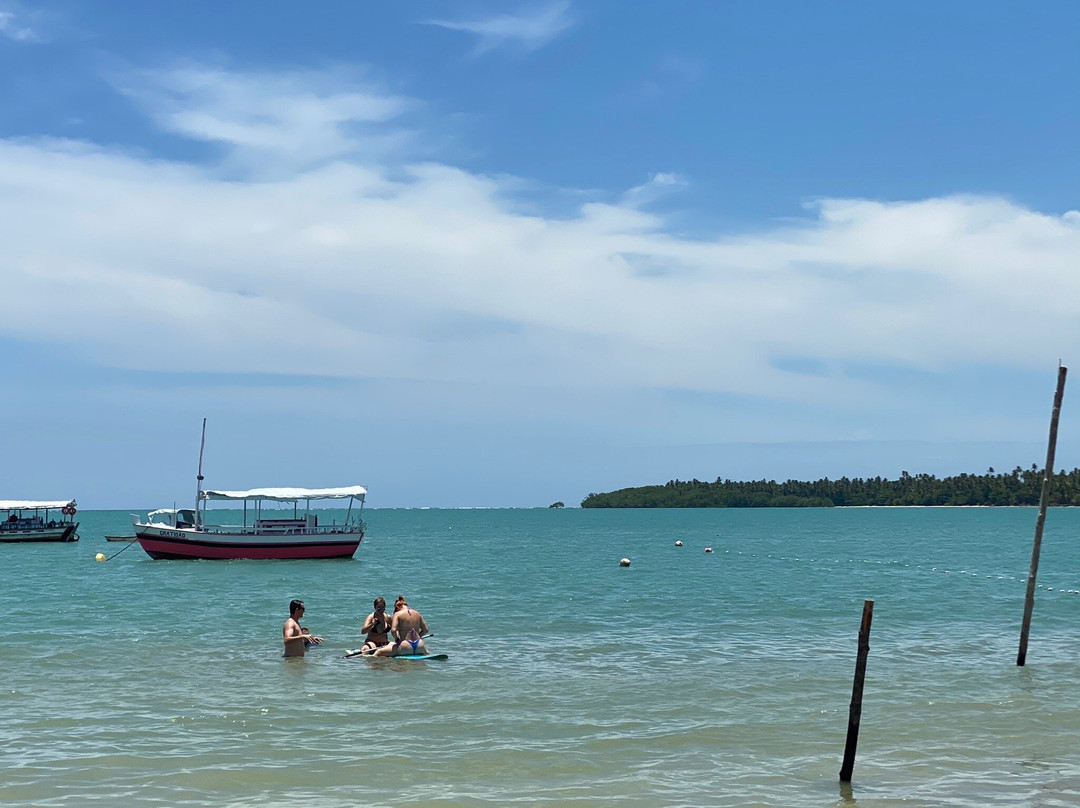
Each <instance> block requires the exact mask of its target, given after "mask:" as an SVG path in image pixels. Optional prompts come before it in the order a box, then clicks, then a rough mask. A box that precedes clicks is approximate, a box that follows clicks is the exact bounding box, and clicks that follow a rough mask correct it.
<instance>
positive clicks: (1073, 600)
mask: <svg viewBox="0 0 1080 808" xmlns="http://www.w3.org/2000/svg"><path fill="white" fill-rule="evenodd" d="M1035 517H1036V511H1035V510H1034V509H1023V508H1018V509H983V508H968V509H827V510H826V509H820V510H819V509H805V510H804V509H791V510H785V509H778V510H771V509H770V510H714V511H704V510H657V511H583V510H578V509H566V510H560V511H549V510H369V511H368V512H367V520H368V525H369V535H368V537H367V538H366V539H365V540H364V542H363V544H361V546H360V549H359V550H358V552H357V554H356V556H355V558H354V559H353V560H351V561H340V560H339V561H304V562H274V561H270V562H266V561H263V562H259V561H232V562H181V561H151V560H150V559H149V558H148V557H147V556H146V555H145V554H144V553H143V552H142V550H141V549H140V548H139V547H138V545H130V546H129V545H127V544H118V543H106V542H105V540H104V535H105V534H106V533H113V532H123V531H125V530H127V529H129V527H128V526H129V521H128V517H127V514H126V513H122V512H86V511H82V512H80V514H79V518H80V520H81V523H82V526H81V529H80V533H81V536H82V540H81V541H80V542H78V543H76V544H54V545H49V544H38V545H0V563H2V565H3V577H2V581H3V585H2V587H0V609H2V611H3V614H4V615H5V620H4V631H3V632H2V634H0V670H2V677H3V684H2V688H0V804H3V805H12V806H17V805H32V806H215V808H219V807H220V806H296V805H304V806H327V807H335V808H336V807H337V806H354V805H410V806H450V805H464V806H502V805H523V806H524V805H528V806H616V805H617V806H632V807H637V808H646V807H647V806H777V807H778V808H779V807H780V806H783V807H785V808H791V807H797V806H833V805H837V806H845V805H858V806H863V808H874V807H878V806H881V807H883V806H899V805H904V806H980V807H981V806H993V805H1001V806H1046V807H1051V806H1076V805H1077V804H1080V743H1078V736H1080V542H1078V540H1077V538H1078V533H1080V510H1073V509H1054V510H1052V511H1051V512H1050V514H1049V516H1048V518H1047V524H1046V533H1045V537H1044V544H1043V554H1042V560H1041V565H1040V573H1039V579H1038V580H1039V585H1040V586H1039V589H1038V593H1037V599H1036V605H1035V613H1034V623H1033V629H1032V634H1031V640H1030V646H1029V652H1028V664H1027V666H1026V667H1024V668H1017V667H1016V665H1015V657H1016V650H1017V644H1018V637H1019V628H1020V620H1021V617H1022V614H1023V600H1024V583H1023V581H1024V578H1025V576H1026V573H1027V568H1028V564H1029V561H1030V553H1031V542H1032V536H1033V533H1034V525H1035ZM323 518H324V519H325V518H332V517H330V515H329V514H326V515H324V517H323ZM676 540H681V541H682V542H683V546H682V547H681V548H680V547H675V545H674V542H675V541H676ZM707 546H709V547H712V548H713V550H714V552H713V553H711V554H706V553H705V552H704V548H705V547H707ZM98 552H104V553H106V554H108V555H113V554H114V553H119V555H116V556H115V557H113V558H111V559H110V560H109V561H107V562H105V563H95V561H94V555H95V553H98ZM623 556H626V557H629V558H630V559H631V560H632V565H631V566H630V567H629V568H622V567H620V566H619V565H618V562H619V559H620V558H621V557H623ZM399 593H404V594H405V595H406V597H407V598H408V599H409V602H410V604H411V605H412V606H414V607H415V608H417V609H419V610H420V611H421V612H422V613H423V614H424V616H425V618H426V619H427V621H428V623H429V625H430V627H431V630H432V631H433V632H434V635H435V636H434V637H433V638H432V639H431V640H430V643H429V644H430V647H431V650H432V651H434V652H446V653H448V654H449V655H450V658H449V660H447V661H445V662H422V663H415V662H414V663H409V662H394V661H372V660H345V659H343V658H342V654H343V652H344V651H345V649H346V648H352V647H357V646H359V645H360V643H361V637H360V634H359V626H360V621H361V620H362V618H363V617H364V615H366V614H367V612H368V611H370V607H371V601H372V599H373V598H374V597H375V596H376V595H382V596H383V597H385V598H386V599H387V600H388V601H389V600H392V599H393V598H394V597H396V596H397V595H398V594H399ZM295 597H301V598H303V599H305V600H306V602H307V607H308V608H307V613H306V615H305V619H304V623H305V625H306V626H308V627H310V628H311V629H312V630H314V631H315V632H316V633H319V634H322V635H323V636H324V637H325V638H326V639H327V643H326V646H325V647H322V648H317V649H314V650H312V651H311V652H310V653H309V654H308V655H307V656H306V657H304V658H302V659H284V658H283V657H282V655H281V626H282V623H283V621H284V620H285V618H286V617H287V614H286V612H287V608H288V602H289V600H290V599H292V598H295ZM866 598H872V599H874V600H875V610H874V622H873V630H872V633H871V651H870V657H869V664H868V667H867V677H866V688H865V693H864V704H863V714H862V730H861V735H860V740H859V752H858V758H857V761H856V765H855V774H854V778H853V783H852V785H851V788H850V789H846V788H841V786H840V785H839V783H838V771H839V768H840V763H841V759H842V756H843V748H844V738H845V732H846V727H847V715H848V704H849V701H850V698H851V684H852V676H853V672H854V666H855V655H856V644H857V643H856V641H857V634H858V628H859V622H860V619H861V615H862V605H863V600H864V599H866Z"/></svg>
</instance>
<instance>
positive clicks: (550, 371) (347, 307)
mask: <svg viewBox="0 0 1080 808" xmlns="http://www.w3.org/2000/svg"><path fill="white" fill-rule="evenodd" d="M151 75H156V77H157V79H158V81H159V83H160V86H161V88H163V89H160V90H154V89H152V88H151V89H149V90H147V92H149V93H150V96H149V97H155V98H156V97H159V95H155V93H160V94H169V93H173V94H174V95H172V96H169V97H170V100H169V102H168V104H167V105H165V107H154V109H155V110H157V111H156V112H155V115H156V116H158V118H157V119H158V120H160V121H162V122H163V124H164V125H167V126H169V127H170V128H171V129H172V130H173V131H175V132H178V133H186V134H187V135H188V136H191V137H194V138H198V139H205V138H209V137H211V136H213V137H214V138H215V139H218V140H220V141H222V142H225V143H227V144H228V145H229V153H228V155H227V156H226V158H225V159H227V160H241V161H248V162H250V163H251V164H254V163H256V162H257V161H258V160H271V161H275V160H281V159H286V160H287V158H290V157H296V162H295V164H294V166H293V169H292V170H291V171H284V170H282V171H280V172H278V174H277V175H275V176H274V177H273V178H267V177H264V176H260V177H258V178H257V179H255V180H237V179H236V178H235V177H228V176H223V175H222V172H221V171H220V166H219V165H210V166H200V165H194V164H184V163H179V162H170V161H165V160H160V159H151V158H148V157H146V156H144V155H138V154H129V153H123V152H120V151H116V150H108V149H102V148H98V147H96V146H94V145H92V144H87V143H82V142H73V141H48V140H39V141H18V142H16V141H0V242H2V243H3V244H4V250H3V252H2V253H0V278H2V283H3V289H4V306H5V317H4V318H2V319H0V333H4V334H6V335H9V336H14V337H18V338H22V339H30V340H36V341H41V342H48V343H53V344H59V345H62V346H66V348H67V350H70V351H72V352H74V353H77V354H80V355H84V356H89V357H91V358H92V359H94V360H95V361H97V362H100V363H103V364H106V365H113V366H119V367H125V368H141V369H168V370H191V371H221V372H269V373H275V372H287V373H296V372H305V373H319V374H338V375H343V376H353V377H366V376H378V377H395V378H402V379H417V380H428V381H432V382H466V383H468V382H472V383H477V384H504V383H508V384H513V383H519V384H528V385H540V386H549V387H552V388H558V387H579V388H580V387H589V386H592V387H596V388H609V389H620V388H631V387H652V388H661V389H670V388H678V389H685V390H698V391H708V392H719V393H733V394H746V395H755V396H764V397H771V398H776V399H783V400H787V401H797V402H806V403H814V404H822V405H835V406H839V407H842V408H844V407H850V408H854V409H858V408H866V407H871V406H873V407H896V406H900V405H899V404H898V403H897V402H896V401H895V399H894V400H892V401H889V400H887V399H886V397H885V396H883V395H880V393H879V391H878V390H877V389H876V388H874V387H873V386H871V385H870V384H869V383H867V382H863V381H857V380H855V379H853V378H851V377H849V376H847V375H846V374H844V373H843V372H842V369H843V367H845V366H846V365H860V366H866V365H881V366H901V367H905V368H912V369H918V370H941V369H945V368H949V367H953V366H957V365H968V364H983V365H987V366H998V367H1008V368H1034V367H1045V366H1047V364H1048V363H1049V364H1052V363H1053V362H1054V361H1055V360H1056V359H1057V358H1058V357H1059V356H1063V358H1065V359H1066V363H1068V356H1067V351H1068V348H1069V347H1070V346H1073V345H1076V344H1078V343H1080V274H1078V273H1077V271H1076V267H1077V266H1078V264H1080V215H1077V214H1076V213H1068V214H1065V215H1052V214H1044V213H1039V212H1037V211H1033V210H1030V209H1027V208H1024V207H1023V206H1020V205H1017V204H1015V203H1013V202H1010V201H1008V200H1005V199H1001V198H996V197H964V196H954V197H945V198H936V199H927V200H916V201H907V202H880V201H874V200H863V199H853V200H834V199H830V200H822V201H820V202H818V203H815V204H814V205H812V206H811V207H810V208H809V210H808V213H807V216H806V218H805V220H803V221H800V222H796V223H785V224H782V225H777V226H773V227H771V228H765V229H759V230H756V231H755V232H752V233H745V234H739V233H734V234H727V235H723V236H718V237H715V238H711V239H691V238H685V237H681V236H679V235H677V234H675V233H672V232H669V231H668V229H667V228H666V224H665V222H664V220H663V219H662V218H661V217H659V216H657V215H655V214H652V213H650V212H648V210H647V209H645V207H644V203H645V202H646V201H647V200H648V198H649V197H650V195H651V194H653V193H654V192H655V191H656V190H657V189H660V190H666V189H671V188H677V187H678V186H679V183H681V182H682V180H680V179H679V178H678V177H675V176H674V175H668V174H657V175H655V176H654V177H653V179H652V180H650V182H648V183H646V184H645V185H644V186H641V187H639V188H636V189H632V190H631V191H629V192H627V195H626V196H625V197H624V198H623V199H621V200H619V201H618V202H615V203H601V202H595V201H594V202H589V203H586V204H584V205H582V207H581V208H580V211H579V213H578V215H576V216H574V217H571V218H569V219H567V218H555V217H550V218H549V217H545V216H542V215H523V214H522V213H520V212H519V208H517V207H516V206H515V205H514V204H513V201H512V199H511V200H509V201H508V193H509V189H510V188H511V187H512V186H513V183H504V182H503V181H501V180H495V179H492V178H489V177H484V176H479V175H476V174H472V173H469V172H467V171H463V170H461V169H458V168H455V167H453V166H448V165H444V164H439V163H434V162H428V163H411V164H402V163H398V162H396V161H394V160H389V159H388V158H387V157H386V154H385V153H382V152H378V151H371V152H369V151H367V150H365V148H364V144H365V142H366V140H365V138H366V137H367V133H366V132H365V131H364V130H363V128H362V127H361V128H360V129H359V130H355V131H354V130H351V129H348V128H346V127H343V125H342V124H343V121H359V122H362V123H375V124H378V125H382V126H387V128H388V132H387V134H388V135H390V136H392V135H393V134H394V131H393V121H394V119H393V116H394V114H395V113H396V110H399V109H400V108H401V107H400V104H401V103H402V102H401V101H400V100H399V99H396V98H394V97H393V96H380V95H379V94H378V93H375V92H373V91H371V90H370V89H368V90H362V91H357V90H353V89H349V88H348V87H341V86H338V87H337V88H336V89H334V88H330V86H329V84H327V85H324V84H322V83H321V82H325V81H328V79H327V77H326V76H314V75H313V74H308V73H293V74H276V75H237V74H224V73H221V74H218V73H214V75H218V76H219V78H220V79H221V82H222V87H221V88H217V89H214V88H209V87H207V86H205V84H204V80H205V79H206V76H207V75H208V74H207V73H205V72H200V71H199V70H197V69H188V70H185V71H177V72H176V73H175V74H174V73H161V74H151ZM309 79H313V80H314V84H315V85H316V87H315V88H312V87H311V86H309V84H308V80H309ZM178 87H179V88H182V89H181V90H176V88H178ZM238 88H239V89H238ZM226 99H234V100H235V102H236V107H235V108H233V107H232V106H231V104H230V102H228V101H227V100H226ZM298 105H299V106H303V108H304V109H305V112H304V114H303V115H299V114H298V113H295V110H296V109H297V108H298ZM166 108H167V109H166ZM162 109H166V111H165V112H164V113H162V112H161V110H162ZM162 116H163V117H162ZM294 136H295V137H296V138H297V139H298V140H299V141H301V142H303V143H305V144H310V145H309V146H308V147H306V148H309V149H310V150H311V152H312V153H313V154H317V155H319V158H320V159H319V161H318V162H317V164H314V167H309V166H311V165H313V161H307V160H303V159H300V158H301V157H302V156H303V155H302V154H300V150H299V147H298V146H297V145H296V143H294V142H293V140H292V138H293V137H294ZM43 312H47V316H42V313H43ZM779 360H784V361H779ZM792 361H798V362H806V363H812V364H813V365H814V366H815V367H819V368H823V369H824V370H823V371H822V372H819V373H816V374H810V373H797V372H792V371H790V370H784V369H782V368H784V367H790V365H791V362H792Z"/></svg>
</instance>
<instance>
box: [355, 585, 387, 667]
mask: <svg viewBox="0 0 1080 808" xmlns="http://www.w3.org/2000/svg"><path fill="white" fill-rule="evenodd" d="M360 630H361V631H363V632H364V633H365V634H366V635H367V639H366V640H364V645H363V647H362V648H361V649H360V652H361V653H363V654H370V653H372V652H373V651H374V650H375V649H376V648H382V647H383V646H384V645H387V644H388V643H389V642H390V618H389V617H388V616H387V614H386V599H385V598H381V597H380V598H375V611H373V612H372V613H371V614H369V615H368V616H367V617H366V618H365V619H364V626H363V628H361V629H360Z"/></svg>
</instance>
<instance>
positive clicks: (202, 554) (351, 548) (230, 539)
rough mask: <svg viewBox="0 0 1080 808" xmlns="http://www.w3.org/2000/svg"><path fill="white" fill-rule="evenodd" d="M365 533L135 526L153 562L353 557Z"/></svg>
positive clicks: (141, 544) (140, 542) (136, 535)
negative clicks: (262, 532) (266, 532)
mask: <svg viewBox="0 0 1080 808" xmlns="http://www.w3.org/2000/svg"><path fill="white" fill-rule="evenodd" d="M363 537H364V534H363V532H356V533H344V532H337V533H322V534H311V535H305V534H300V535H296V534H290V535H257V534H252V533H217V532H208V531H201V530H179V529H173V528H156V527H146V526H136V528H135V539H136V541H138V542H139V545H140V546H141V547H142V548H143V550H145V551H146V554H147V555H149V556H150V557H151V558H153V559H162V560H164V559H170V560H179V559H217V560H230V559H241V558H246V559H297V558H352V556H353V554H354V553H355V552H356V548H357V547H359V546H360V541H361V540H362V539H363Z"/></svg>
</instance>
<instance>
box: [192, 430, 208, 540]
mask: <svg viewBox="0 0 1080 808" xmlns="http://www.w3.org/2000/svg"><path fill="white" fill-rule="evenodd" d="M205 446H206V419H205V418H203V419H202V440H200V441H199V476H198V477H196V478H195V527H201V526H202V519H200V518H199V502H200V501H201V500H202V481H203V476H202V456H203V448H204V447H205Z"/></svg>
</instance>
